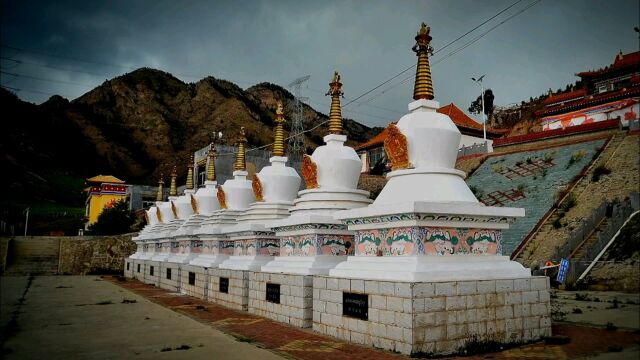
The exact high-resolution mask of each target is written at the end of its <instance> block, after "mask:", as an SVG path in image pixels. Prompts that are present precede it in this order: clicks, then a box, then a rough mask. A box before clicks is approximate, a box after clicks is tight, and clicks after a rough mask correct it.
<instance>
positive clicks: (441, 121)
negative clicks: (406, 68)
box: [330, 24, 531, 281]
mask: <svg viewBox="0 0 640 360" xmlns="http://www.w3.org/2000/svg"><path fill="white" fill-rule="evenodd" d="M430 40H431V37H430V36H429V28H428V27H426V26H425V25H424V24H423V26H422V29H421V31H420V32H419V33H418V35H417V36H416V41H417V44H416V46H415V47H414V51H416V53H418V67H417V73H416V74H417V75H416V82H415V89H414V96H413V98H414V100H415V101H413V102H411V103H410V104H409V113H408V114H406V115H404V116H403V117H402V118H401V119H400V121H398V123H397V125H394V124H391V125H389V129H388V133H389V135H388V136H387V139H386V140H385V150H386V152H387V156H388V158H389V159H390V160H391V164H392V171H391V172H390V173H389V174H388V175H387V178H388V179H389V180H388V182H387V184H386V185H385V187H384V189H383V190H382V192H381V193H380V195H379V196H378V198H377V199H376V201H375V202H374V203H373V204H372V205H370V206H368V207H365V208H359V209H353V210H346V211H341V212H338V213H337V214H336V217H337V218H339V219H342V221H343V222H344V223H345V224H347V225H348V226H349V229H350V230H354V231H355V232H356V249H355V252H356V254H355V255H356V256H352V257H349V259H348V261H346V262H343V263H341V264H339V265H338V266H336V268H334V269H332V270H331V271H330V275H331V276H335V277H342V278H360V279H373V280H397V281H449V280H460V281H461V280H474V279H505V278H522V277H528V276H531V274H530V272H529V270H528V269H525V268H524V267H523V266H522V265H520V264H519V263H517V262H513V261H510V260H509V257H508V256H502V255H501V245H500V241H501V238H502V230H503V229H507V228H508V227H509V223H511V222H512V221H514V220H515V218H516V217H522V216H524V209H517V208H505V207H488V206H484V205H483V204H482V203H480V202H479V201H478V200H477V199H476V198H475V196H474V195H473V193H472V192H471V190H470V189H469V187H468V186H467V184H466V183H465V182H464V177H465V174H464V172H462V171H460V170H456V169H455V162H456V157H457V152H458V144H459V142H460V137H461V135H460V131H459V130H458V129H457V127H456V126H455V124H454V123H453V121H452V120H451V119H450V118H449V117H448V116H446V115H444V114H440V113H438V112H436V110H437V109H438V107H439V104H438V102H437V101H434V100H433V98H434V96H433V88H432V84H431V72H430V69H429V63H428V52H429V48H430V45H429V42H430Z"/></svg>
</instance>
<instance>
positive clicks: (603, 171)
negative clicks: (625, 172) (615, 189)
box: [591, 165, 611, 182]
mask: <svg viewBox="0 0 640 360" xmlns="http://www.w3.org/2000/svg"><path fill="white" fill-rule="evenodd" d="M609 174H611V170H610V169H609V168H608V167H606V166H604V165H598V167H596V168H595V169H593V175H592V176H591V181H593V182H598V181H599V180H600V178H601V177H602V176H603V175H609Z"/></svg>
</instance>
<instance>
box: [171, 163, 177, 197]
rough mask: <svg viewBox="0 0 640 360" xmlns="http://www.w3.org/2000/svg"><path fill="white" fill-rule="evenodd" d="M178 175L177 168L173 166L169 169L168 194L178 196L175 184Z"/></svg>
mask: <svg viewBox="0 0 640 360" xmlns="http://www.w3.org/2000/svg"><path fill="white" fill-rule="evenodd" d="M177 177H178V169H177V168H176V167H175V166H174V167H173V170H171V187H170V188H169V196H178V188H177V186H176V178H177Z"/></svg>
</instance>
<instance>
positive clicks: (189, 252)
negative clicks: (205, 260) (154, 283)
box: [167, 159, 202, 264]
mask: <svg viewBox="0 0 640 360" xmlns="http://www.w3.org/2000/svg"><path fill="white" fill-rule="evenodd" d="M172 186H173V184H172ZM195 193H196V191H195V190H194V189H193V159H190V161H189V165H188V170H187V183H186V187H185V190H184V192H183V194H182V196H179V197H178V198H177V199H176V200H174V201H173V209H174V211H175V213H176V220H174V223H176V224H177V225H178V227H177V228H176V229H175V230H172V231H171V233H169V234H168V235H167V238H170V239H172V240H171V241H172V242H173V243H174V244H172V246H175V242H178V250H177V251H176V252H174V253H172V254H171V256H169V257H168V258H167V261H168V262H172V263H177V264H187V263H189V261H191V260H192V259H193V258H194V257H195V256H197V252H198V251H199V250H200V248H201V246H202V243H201V242H199V241H198V238H197V237H194V236H193V235H192V234H189V233H188V232H189V230H191V231H192V229H193V228H192V227H186V226H185V224H186V223H187V222H188V220H189V219H191V217H192V216H193V215H194V214H195V213H197V206H196V201H195V197H194V195H195Z"/></svg>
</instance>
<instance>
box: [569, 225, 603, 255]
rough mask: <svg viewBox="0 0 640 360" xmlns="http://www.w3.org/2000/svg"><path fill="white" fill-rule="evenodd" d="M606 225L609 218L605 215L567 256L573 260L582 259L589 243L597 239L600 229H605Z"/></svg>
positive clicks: (589, 245)
mask: <svg viewBox="0 0 640 360" xmlns="http://www.w3.org/2000/svg"><path fill="white" fill-rule="evenodd" d="M608 225H609V220H608V219H607V218H606V217H605V218H604V219H603V220H602V221H601V222H600V224H598V226H597V227H596V228H595V229H594V230H593V232H592V233H591V235H590V236H589V237H588V238H587V239H586V240H585V241H583V242H582V244H580V245H578V247H577V248H576V249H574V250H573V253H572V254H571V256H569V258H570V259H574V260H580V259H582V257H583V256H584V255H585V253H586V252H587V250H589V248H590V247H591V245H592V244H593V243H594V242H596V241H597V240H598V237H599V236H600V233H601V232H602V230H604V229H606V228H607V226H608Z"/></svg>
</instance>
